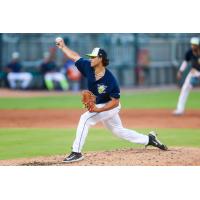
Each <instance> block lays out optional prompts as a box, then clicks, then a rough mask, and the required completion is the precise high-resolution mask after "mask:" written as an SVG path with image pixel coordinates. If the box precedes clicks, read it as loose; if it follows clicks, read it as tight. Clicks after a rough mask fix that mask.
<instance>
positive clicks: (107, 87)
mask: <svg viewBox="0 0 200 200" xmlns="http://www.w3.org/2000/svg"><path fill="white" fill-rule="evenodd" d="M75 65H76V67H77V68H78V70H79V71H80V72H81V74H82V75H83V76H85V77H86V78H87V83H88V90H90V91H91V92H92V93H93V94H94V95H95V96H96V104H101V103H107V102H108V101H110V100H111V97H112V98H116V99H119V98H120V89H119V85H118V83H117V80H116V79H115V77H114V76H113V74H112V73H111V72H110V71H109V70H108V69H106V71H105V74H104V76H103V77H102V78H101V79H99V80H96V79H95V73H94V68H93V67H91V63H90V61H89V60H87V59H83V58H80V59H79V60H78V61H76V63H75Z"/></svg>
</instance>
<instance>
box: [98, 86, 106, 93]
mask: <svg viewBox="0 0 200 200" xmlns="http://www.w3.org/2000/svg"><path fill="white" fill-rule="evenodd" d="M106 88H107V86H106V85H100V84H98V85H97V89H98V93H99V94H103V93H106Z"/></svg>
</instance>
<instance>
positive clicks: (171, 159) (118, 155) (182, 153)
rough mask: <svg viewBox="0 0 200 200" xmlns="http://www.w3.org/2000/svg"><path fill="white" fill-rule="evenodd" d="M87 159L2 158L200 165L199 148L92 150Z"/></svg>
mask: <svg viewBox="0 0 200 200" xmlns="http://www.w3.org/2000/svg"><path fill="white" fill-rule="evenodd" d="M84 157H85V159H84V160H82V161H79V162H76V163H71V164H65V163H63V162H62V160H63V158H64V155H62V156H61V155H59V156H50V157H38V158H26V159H16V160H2V161H0V165H5V166H8V165H9V166H10V165H12V166H16V165H21V166H23V165H25V166H64V165H65V166H200V149H199V148H170V150H168V151H161V150H158V149H154V148H149V149H123V150H115V151H104V152H98V153H97V152H91V153H85V154H84Z"/></svg>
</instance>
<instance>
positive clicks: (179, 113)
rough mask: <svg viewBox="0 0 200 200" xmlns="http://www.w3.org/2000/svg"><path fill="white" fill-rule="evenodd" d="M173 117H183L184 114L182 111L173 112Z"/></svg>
mask: <svg viewBox="0 0 200 200" xmlns="http://www.w3.org/2000/svg"><path fill="white" fill-rule="evenodd" d="M172 114H173V115H176V116H180V115H183V114H184V111H181V110H174V111H173V113H172Z"/></svg>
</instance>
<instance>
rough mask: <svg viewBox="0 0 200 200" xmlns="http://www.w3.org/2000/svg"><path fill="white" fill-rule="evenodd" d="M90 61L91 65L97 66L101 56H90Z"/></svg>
mask: <svg viewBox="0 0 200 200" xmlns="http://www.w3.org/2000/svg"><path fill="white" fill-rule="evenodd" d="M90 62H91V67H96V66H98V65H99V64H101V62H102V58H100V57H98V56H97V57H91V58H90Z"/></svg>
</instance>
